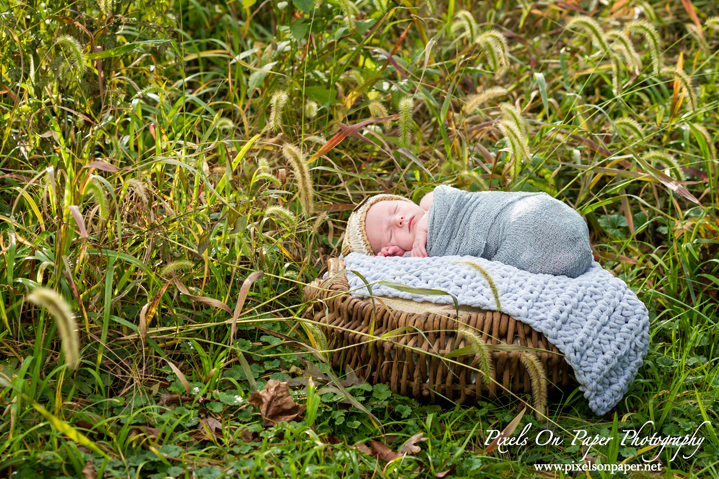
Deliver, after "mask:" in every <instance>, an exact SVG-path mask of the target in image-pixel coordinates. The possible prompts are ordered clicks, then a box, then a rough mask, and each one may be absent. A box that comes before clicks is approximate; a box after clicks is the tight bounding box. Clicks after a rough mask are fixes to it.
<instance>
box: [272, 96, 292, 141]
mask: <svg viewBox="0 0 719 479" xmlns="http://www.w3.org/2000/svg"><path fill="white" fill-rule="evenodd" d="M288 98H289V96H288V95H287V92H286V91H284V90H280V91H278V92H275V93H274V94H273V95H272V99H271V100H270V126H271V127H272V130H273V131H274V132H275V133H277V132H278V131H280V129H281V128H282V111H283V110H284V109H285V105H286V104H287V99H288Z"/></svg>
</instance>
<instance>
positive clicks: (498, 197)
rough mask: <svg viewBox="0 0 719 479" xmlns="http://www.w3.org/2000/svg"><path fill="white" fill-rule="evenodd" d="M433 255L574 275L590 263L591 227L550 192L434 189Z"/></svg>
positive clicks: (431, 217)
mask: <svg viewBox="0 0 719 479" xmlns="http://www.w3.org/2000/svg"><path fill="white" fill-rule="evenodd" d="M427 254H429V256H455V255H457V256H476V257H480V258H485V259H488V260H492V261H499V262H501V263H504V264H508V265H511V266H514V267H517V268H519V269H522V270H524V271H529V272H530V273H546V274H553V275H565V276H568V277H570V278H576V277H577V276H579V275H581V274H582V273H584V272H585V271H586V270H587V268H588V267H589V266H590V265H591V264H592V251H591V249H590V247H589V230H588V228H587V225H586V223H585V222H584V220H583V219H582V217H581V216H580V215H579V213H577V212H576V211H575V210H573V209H572V208H570V207H569V206H567V205H565V204H564V203H562V202H561V201H559V200H556V199H554V198H552V197H551V196H549V195H548V194H546V193H508V192H504V191H483V192H477V193H470V192H467V191H461V190H458V189H456V188H452V187H449V186H438V187H437V188H435V190H434V201H433V202H432V206H431V207H430V209H429V225H428V234H427Z"/></svg>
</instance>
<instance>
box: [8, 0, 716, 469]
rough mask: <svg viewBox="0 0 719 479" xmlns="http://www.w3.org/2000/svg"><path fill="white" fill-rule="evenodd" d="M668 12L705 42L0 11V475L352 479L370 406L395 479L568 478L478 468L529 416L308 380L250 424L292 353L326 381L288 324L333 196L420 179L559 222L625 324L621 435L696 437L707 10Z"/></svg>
mask: <svg viewBox="0 0 719 479" xmlns="http://www.w3.org/2000/svg"><path fill="white" fill-rule="evenodd" d="M580 3H581V2H580ZM693 3H694V10H695V11H696V12H697V15H698V19H699V20H700V21H701V22H704V28H703V29H702V33H701V35H703V36H702V37H701V41H704V42H706V44H707V45H708V46H709V48H708V49H707V48H703V46H702V44H701V41H700V37H698V36H697V35H698V34H697V32H696V31H695V30H691V31H690V30H688V29H687V28H685V27H684V24H688V23H691V22H692V19H691V18H690V16H689V14H688V13H687V10H686V9H685V8H684V5H683V4H682V3H681V2H669V3H667V2H659V1H654V0H649V1H634V0H630V1H628V2H626V3H625V4H624V5H622V6H617V7H616V8H614V7H613V6H611V5H604V3H602V2H599V3H596V2H595V3H593V5H594V7H595V8H594V9H593V10H592V12H591V15H589V16H587V15H583V16H581V17H580V16H579V15H576V12H575V11H574V9H573V8H569V9H567V8H564V7H561V8H559V7H557V8H555V7H556V5H552V7H551V8H548V7H547V8H545V7H542V8H541V9H538V8H536V6H532V5H530V4H527V3H526V2H489V3H482V4H472V5H470V4H469V3H468V2H455V1H451V2H447V3H446V4H443V3H442V2H424V1H416V2H414V1H409V2H401V3H400V2H397V3H396V4H395V3H393V2H385V1H374V2H351V1H341V2H321V1H320V2H312V1H309V0H307V1H304V0H302V1H291V2H264V3H262V2H257V3H254V2H251V1H250V2H247V1H244V2H230V3H223V2H204V3H203V2H194V1H190V2H186V1H183V0H178V1H176V2H174V3H173V2H169V3H168V2H154V3H139V2H126V3H122V2H115V3H114V4H113V3H112V2H109V3H108V2H100V3H97V2H90V1H83V2H80V3H72V4H62V5H60V4H54V3H51V2H50V3H48V4H38V5H30V4H17V5H13V6H12V8H13V12H12V14H5V15H2V16H0V32H2V33H0V55H1V60H2V61H1V62H0V64H1V65H2V67H0V116H1V117H2V125H3V129H2V138H0V170H1V172H0V256H1V257H2V259H0V265H1V266H0V379H2V382H0V387H2V388H3V389H2V390H0V406H1V408H0V409H3V414H2V416H3V421H1V422H0V457H1V458H2V459H0V474H4V475H6V476H8V477H10V476H11V475H12V474H13V473H14V472H18V473H19V474H20V475H21V477H35V476H32V474H35V475H37V476H38V477H42V475H43V474H45V475H46V476H48V477H51V476H58V475H65V476H73V475H74V476H79V475H81V474H82V473H83V472H82V471H83V469H84V468H88V467H90V466H88V464H90V465H91V466H92V467H93V468H94V469H95V470H96V471H97V472H98V477H101V474H100V473H104V474H106V475H107V476H108V477H150V475H154V476H152V477H166V476H168V475H169V476H172V477H184V476H181V475H182V474H185V471H189V470H190V468H194V470H195V471H196V475H198V477H215V476H213V474H215V473H214V472H212V471H215V470H220V469H221V470H222V471H224V472H225V473H228V474H233V473H232V472H230V471H231V470H234V471H241V473H239V474H241V475H242V476H243V477H247V476H249V477H254V475H259V474H264V475H267V476H278V477H279V476H282V475H283V474H287V473H288V471H291V470H296V471H305V472H303V473H305V474H310V473H311V474H312V475H317V474H325V475H328V476H331V477H334V476H337V477H339V476H342V475H343V474H344V471H345V468H346V467H348V468H349V469H350V470H351V471H350V474H354V475H355V476H354V477H360V476H361V477H370V476H371V475H372V474H373V471H375V470H376V467H377V460H376V459H374V458H370V457H369V456H364V455H362V454H360V453H358V452H357V451H355V450H354V449H352V448H351V446H352V445H353V444H354V443H355V442H357V441H364V440H365V439H368V438H371V437H376V436H378V435H380V434H381V432H380V430H378V429H377V428H376V426H375V425H374V424H373V422H372V420H371V419H370V418H371V417H377V418H379V419H380V420H381V422H382V423H383V427H384V432H385V433H391V434H398V435H407V436H411V435H413V434H415V433H417V432H419V431H420V430H421V431H423V432H424V434H425V436H426V437H428V438H430V440H429V441H428V442H427V443H426V444H427V446H426V447H425V446H423V448H422V452H421V453H420V454H418V455H417V456H416V457H415V458H409V459H407V460H406V461H404V462H402V463H400V464H396V466H397V468H398V471H399V472H398V474H410V473H411V471H413V470H415V469H416V468H417V467H422V468H423V469H424V470H427V471H432V472H437V473H438V472H442V471H446V470H448V469H450V468H451V467H453V466H454V467H455V468H456V474H464V475H465V476H471V475H474V474H479V473H480V471H481V474H485V473H486V474H488V475H489V474H500V473H501V471H502V470H504V471H505V472H506V471H511V472H506V473H508V474H517V475H530V474H532V466H531V465H532V464H534V463H536V462H552V461H554V462H559V461H567V460H574V459H577V458H576V457H575V456H577V451H574V450H572V449H569V448H554V449H547V448H539V447H534V448H532V447H529V448H527V449H526V455H525V456H522V454H520V452H519V450H517V451H515V452H514V453H513V454H508V455H503V456H495V455H494V453H493V454H484V453H483V452H482V451H483V449H484V447H483V446H482V444H483V440H484V437H485V434H486V430H487V429H491V428H496V427H497V425H498V424H499V423H506V422H509V420H511V419H512V418H513V417H515V416H516V413H517V410H518V409H520V408H517V405H518V404H519V403H520V401H523V400H524V399H526V398H509V399H506V400H503V401H500V400H497V401H493V402H484V403H481V404H480V405H479V406H478V407H476V408H466V407H465V408H456V409H451V408H450V409H439V408H438V407H433V406H421V407H420V406H419V405H417V404H415V403H413V402H411V401H409V400H407V399H405V398H401V397H399V396H391V397H390V396H388V395H387V394H386V391H385V390H384V389H382V388H381V387H375V389H373V390H371V391H367V390H366V389H362V387H359V386H354V387H350V388H349V393H347V394H351V395H352V400H355V401H357V402H356V403H352V402H351V401H350V400H349V399H347V397H346V396H345V395H344V393H342V391H340V390H339V389H337V388H336V387H335V389H334V390H333V389H326V390H325V391H324V392H323V390H322V389H318V390H317V391H316V393H315V392H314V390H312V393H311V401H310V402H312V405H313V406H312V411H313V413H312V417H311V419H308V420H307V421H308V422H295V423H290V424H288V425H283V426H277V428H275V429H272V430H267V431H265V430H263V429H262V427H261V426H260V424H261V420H259V418H258V417H257V416H256V415H255V416H253V409H252V408H250V407H248V405H247V402H246V396H247V395H249V393H250V392H252V390H254V389H262V387H263V386H264V384H265V383H266V381H267V380H268V379H270V378H276V379H282V380H288V379H290V378H291V376H293V375H296V374H298V371H300V369H301V368H307V366H306V365H305V364H304V363H303V361H302V360H303V359H311V358H314V359H312V360H313V361H319V362H320V366H318V367H319V368H321V369H322V370H323V371H324V372H323V374H325V373H326V374H333V373H331V371H329V370H327V369H326V368H325V365H324V364H323V363H322V361H321V358H322V357H323V355H322V354H316V355H315V356H312V355H311V354H310V353H308V351H310V352H315V353H319V352H321V351H319V350H318V347H319V348H320V349H322V348H323V346H321V345H322V344H323V342H322V341H317V340H316V339H317V338H314V336H313V335H312V334H310V333H307V331H315V329H316V328H314V329H313V326H312V325H311V324H310V326H309V328H302V327H299V326H298V324H297V317H298V315H299V314H301V310H302V308H303V307H304V304H303V301H302V295H301V290H302V287H303V285H304V284H306V283H308V282H309V281H311V280H312V279H314V278H315V277H316V276H317V275H318V274H319V273H320V272H321V270H322V268H323V266H324V263H325V261H326V259H327V258H329V257H332V256H336V255H338V254H339V248H340V244H341V237H342V233H343V230H344V222H345V220H346V218H347V216H348V211H349V210H351V209H352V207H353V205H354V204H356V203H358V202H359V201H360V200H361V199H362V198H363V197H364V196H365V195H368V194H373V193H378V192H392V193H397V194H402V195H405V196H410V197H413V196H417V195H419V194H422V193H423V192H426V191H429V190H431V189H432V188H433V187H434V186H436V185H439V184H454V185H456V186H459V187H461V188H464V189H467V190H480V189H487V188H489V189H493V190H504V191H520V190H522V191H545V192H547V193H549V194H551V195H552V196H554V197H557V198H559V199H561V200H563V201H566V202H567V203H569V204H570V205H572V206H573V207H574V208H576V209H577V210H578V211H579V212H580V213H581V214H582V215H583V216H584V217H585V218H586V220H587V222H588V224H589V226H590V231H591V239H592V245H593V248H594V253H595V257H596V259H597V260H598V261H599V262H600V264H602V266H603V267H605V268H607V269H610V270H612V271H613V272H614V273H615V274H616V275H618V276H619V277H620V278H621V279H622V280H624V281H625V282H626V283H627V284H628V285H629V286H630V287H631V288H632V289H633V290H634V291H636V292H637V294H638V295H639V297H640V298H641V299H642V300H643V301H644V302H645V304H647V306H648V308H649V309H650V312H651V334H652V346H651V349H650V351H649V354H648V356H647V358H646V360H645V364H644V366H643V368H642V369H641V370H640V372H639V375H638V378H637V380H636V381H635V382H634V385H633V387H632V389H631V390H630V391H629V392H628V393H627V395H626V396H625V399H624V400H623V401H622V402H621V403H620V404H619V405H618V406H617V409H616V412H617V414H618V417H619V418H620V420H621V422H622V425H623V426H625V427H626V428H629V427H633V426H637V427H639V426H640V425H642V424H644V423H645V422H646V421H649V420H652V421H654V424H655V430H656V431H660V432H661V433H662V434H664V435H683V434H685V433H687V432H689V431H693V430H694V429H695V428H696V427H698V425H699V424H700V423H701V422H702V421H704V420H710V421H712V423H713V424H715V425H716V424H719V422H718V418H717V415H716V410H717V393H716V391H717V386H718V385H719V382H718V381H719V379H718V373H719V368H718V367H717V358H718V356H717V350H716V345H717V344H718V343H719V341H718V337H717V335H718V333H717V321H718V319H719V316H718V315H717V313H716V310H717V306H718V304H717V290H718V289H719V262H718V261H717V252H718V251H719V222H718V221H717V219H716V218H717V216H716V207H717V202H719V191H718V188H717V179H718V175H717V164H716V162H717V157H716V138H717V130H718V129H719V116H718V113H717V112H718V111H719V109H718V108H717V106H718V105H717V103H718V101H717V98H719V92H717V86H716V85H717V78H718V76H717V75H718V72H719V63H718V62H717V54H716V51H717V48H716V47H717V44H719V35H717V34H716V31H715V30H714V28H715V26H716V24H717V21H716V15H717V14H718V13H719V12H717V11H716V6H714V5H713V4H711V3H709V2H700V1H699V0H696V1H694V2H693ZM617 5H619V4H617ZM582 8H584V7H582ZM660 12H661V13H660ZM635 15H638V17H639V18H635ZM710 17H713V18H712V19H710ZM632 49H634V50H633V51H632ZM534 73H542V75H543V76H542V77H541V78H542V80H541V81H538V80H535V78H536V76H535V75H534ZM500 97H501V98H500ZM503 102H504V103H503ZM362 122H366V123H364V124H363V125H364V126H361V127H359V128H356V129H350V128H351V127H352V126H353V125H358V124H360V123H362ZM380 125H381V126H380ZM325 139H326V140H325ZM288 170H289V171H290V172H292V173H293V175H291V177H290V178H289V179H288V178H287V171H288ZM256 271H262V272H264V275H263V276H262V278H260V279H255V278H257V276H252V278H253V281H250V282H249V283H248V284H249V285H248V286H247V287H246V288H243V287H242V285H243V281H244V280H245V279H246V278H248V277H250V276H251V275H252V274H253V272H256ZM39 288H46V289H49V290H52V291H54V292H55V294H56V295H57V296H59V297H60V298H62V301H64V303H66V304H67V305H69V308H70V310H71V319H72V320H74V323H75V325H76V326H75V328H74V330H73V333H70V332H68V331H67V330H66V326H67V324H70V323H57V322H55V321H54V320H50V317H49V316H48V315H47V314H46V313H45V311H44V309H43V308H42V307H40V306H42V302H38V303H39V305H38V306H35V305H34V304H32V302H29V301H28V299H30V300H31V299H32V298H33V296H31V295H32V294H35V296H34V297H35V298H37V291H43V290H41V289H39ZM241 289H244V290H245V295H244V296H243V295H242V294H241V293H240V291H241ZM33 292H36V293H33ZM240 297H242V300H240ZM245 297H246V300H245ZM241 301H244V303H242V304H240V305H239V306H240V307H239V308H236V306H238V304H237V303H238V302H241ZM232 311H236V315H237V317H235V318H234V320H233V314H232ZM233 324H234V325H235V326H236V327H237V335H235V336H234V341H233V334H232V333H233V332H234V327H232V328H231V327H230V326H231V325H233ZM56 329H58V330H59V334H56ZM74 333H76V334H77V339H78V354H77V355H76V356H74V357H73V356H67V354H68V352H70V353H71V354H72V351H73V349H72V348H73V347H72V341H73V336H72V334H74ZM60 337H62V338H63V339H62V340H59V338H60ZM66 338H69V339H66ZM313 338H314V339H313ZM68 345H70V346H68ZM318 345H320V346H318ZM62 348H65V349H64V352H65V355H66V356H65V358H66V359H65V360H63V359H61V358H62V355H61V354H60V351H61V349H62ZM75 357H76V358H78V359H77V361H78V366H77V369H76V370H74V371H73V370H71V369H69V368H65V367H64V363H65V362H68V363H72V362H74V361H75V359H74V358H75ZM317 358H320V359H317ZM524 361H525V362H526V361H527V360H526V359H524ZM527 364H529V363H527ZM527 367H530V368H531V367H532V365H529V366H527ZM178 372H179V374H178ZM478 372H479V371H478ZM535 372H536V376H537V378H538V380H537V381H535V382H533V387H535V388H537V390H538V391H540V390H541V389H542V387H543V383H542V382H541V380H539V379H540V378H541V377H542V374H541V372H537V371H535ZM479 374H481V372H479ZM331 387H333V386H331V385H330V388H331ZM188 390H189V394H188V392H187V391H188ZM343 390H344V389H343ZM337 391H340V393H337ZM301 394H303V393H300V395H301ZM315 394H316V395H315ZM163 395H167V396H163ZM535 396H538V397H541V396H542V393H541V392H539V393H537V394H536V395H535ZM317 397H320V398H321V403H320V404H319V405H317V404H316V401H317ZM358 398H359V399H358ZM535 399H536V398H535ZM298 400H300V401H303V399H298ZM342 401H345V402H347V401H349V402H348V403H347V404H353V405H351V406H348V407H350V409H347V408H346V407H345V405H344V404H340V402H342ZM357 405H359V406H361V407H363V408H365V410H364V411H363V410H362V409H360V408H359V407H357ZM535 405H537V407H536V409H537V410H545V407H546V412H547V413H546V416H548V419H547V417H543V418H542V420H543V423H547V421H548V420H549V421H551V422H552V423H553V424H554V426H552V427H556V428H559V429H558V430H562V431H571V430H572V429H573V428H579V427H584V428H589V429H591V430H592V431H594V432H595V433H597V434H600V433H601V434H605V433H606V434H619V435H620V434H621V433H619V432H617V428H616V427H614V428H612V426H613V425H614V426H616V424H615V423H613V422H612V418H610V417H607V418H597V417H596V416H594V415H593V414H591V412H590V411H589V410H588V408H587V406H586V403H585V402H584V401H583V399H582V397H581V393H580V392H579V391H578V390H574V391H568V392H567V393H566V395H565V396H563V397H560V398H556V397H555V398H550V401H549V403H548V404H546V405H545V404H543V403H539V404H535ZM39 408H41V409H39ZM42 411H44V412H42ZM367 412H371V413H372V414H373V416H369V415H367V414H366V413H367ZM211 419H212V420H211ZM213 421H219V422H220V423H221V424H220V427H218V426H217V424H216V423H215V422H213ZM522 421H523V424H524V423H526V422H527V421H535V419H531V418H529V416H526V417H524V418H522ZM477 424H479V426H476V425H477ZM702 431H703V432H702V433H703V434H705V436H706V438H707V440H706V442H705V445H704V446H702V448H701V450H700V452H699V453H698V454H697V455H694V456H692V457H691V458H690V459H682V458H681V455H680V456H678V457H679V458H678V459H675V460H674V461H670V458H671V455H669V456H668V455H667V454H670V452H671V451H670V450H668V451H667V452H666V453H663V455H660V460H662V461H663V462H664V465H665V467H666V468H667V470H672V471H684V472H685V473H687V474H689V475H696V477H709V476H712V477H716V476H717V473H716V470H717V464H718V463H717V460H716V456H715V454H716V453H717V451H719V441H717V438H716V434H715V431H716V426H714V429H710V428H706V429H702ZM253 434H254V435H253ZM255 435H256V436H255ZM281 437H282V438H283V439H280V438H281ZM243 438H244V439H243ZM252 438H256V439H259V438H261V441H262V442H259V443H254V442H247V441H251V440H252ZM333 438H339V439H340V442H341V443H342V444H343V445H330V443H334V442H337V441H335V439H333ZM89 445H92V447H90V446H89ZM87 451H89V452H87ZM591 454H593V457H598V458H601V460H603V461H609V462H611V461H614V462H621V461H623V460H626V461H637V460H638V459H637V458H636V457H635V455H636V454H638V451H637V450H636V449H631V448H624V449H621V450H617V451H614V450H612V449H611V448H610V447H605V448H602V447H599V448H594V449H592V453H591ZM578 457H581V454H580V455H579V456H578ZM348 464H349V465H348ZM392 465H393V466H394V465H395V463H393V464H392ZM233 468H234V469H233ZM293 468H294V469H293ZM380 470H381V467H380ZM307 471H310V472H307ZM187 473H188V474H189V472H187ZM298 474H300V473H298ZM382 474H389V473H388V472H387V471H385V472H383V473H382ZM13 477H15V476H13Z"/></svg>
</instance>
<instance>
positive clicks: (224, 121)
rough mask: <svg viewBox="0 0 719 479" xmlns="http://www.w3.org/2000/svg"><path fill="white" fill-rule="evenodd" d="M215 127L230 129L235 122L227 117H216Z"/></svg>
mask: <svg viewBox="0 0 719 479" xmlns="http://www.w3.org/2000/svg"><path fill="white" fill-rule="evenodd" d="M215 128H217V129H218V130H232V129H233V128H235V124H234V123H232V120H230V119H229V118H218V119H217V121H216V122H215Z"/></svg>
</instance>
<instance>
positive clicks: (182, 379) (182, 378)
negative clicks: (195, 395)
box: [165, 359, 190, 394]
mask: <svg viewBox="0 0 719 479" xmlns="http://www.w3.org/2000/svg"><path fill="white" fill-rule="evenodd" d="M165 361H167V365H168V366H170V369H172V372H174V373H175V375H176V376H177V379H179V380H180V382H181V383H182V386H183V387H184V388H185V392H187V394H190V383H189V382H188V381H187V378H186V377H185V375H184V374H182V371H180V368H178V367H177V366H175V365H174V364H173V363H172V362H171V361H170V360H169V359H166V360H165Z"/></svg>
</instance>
